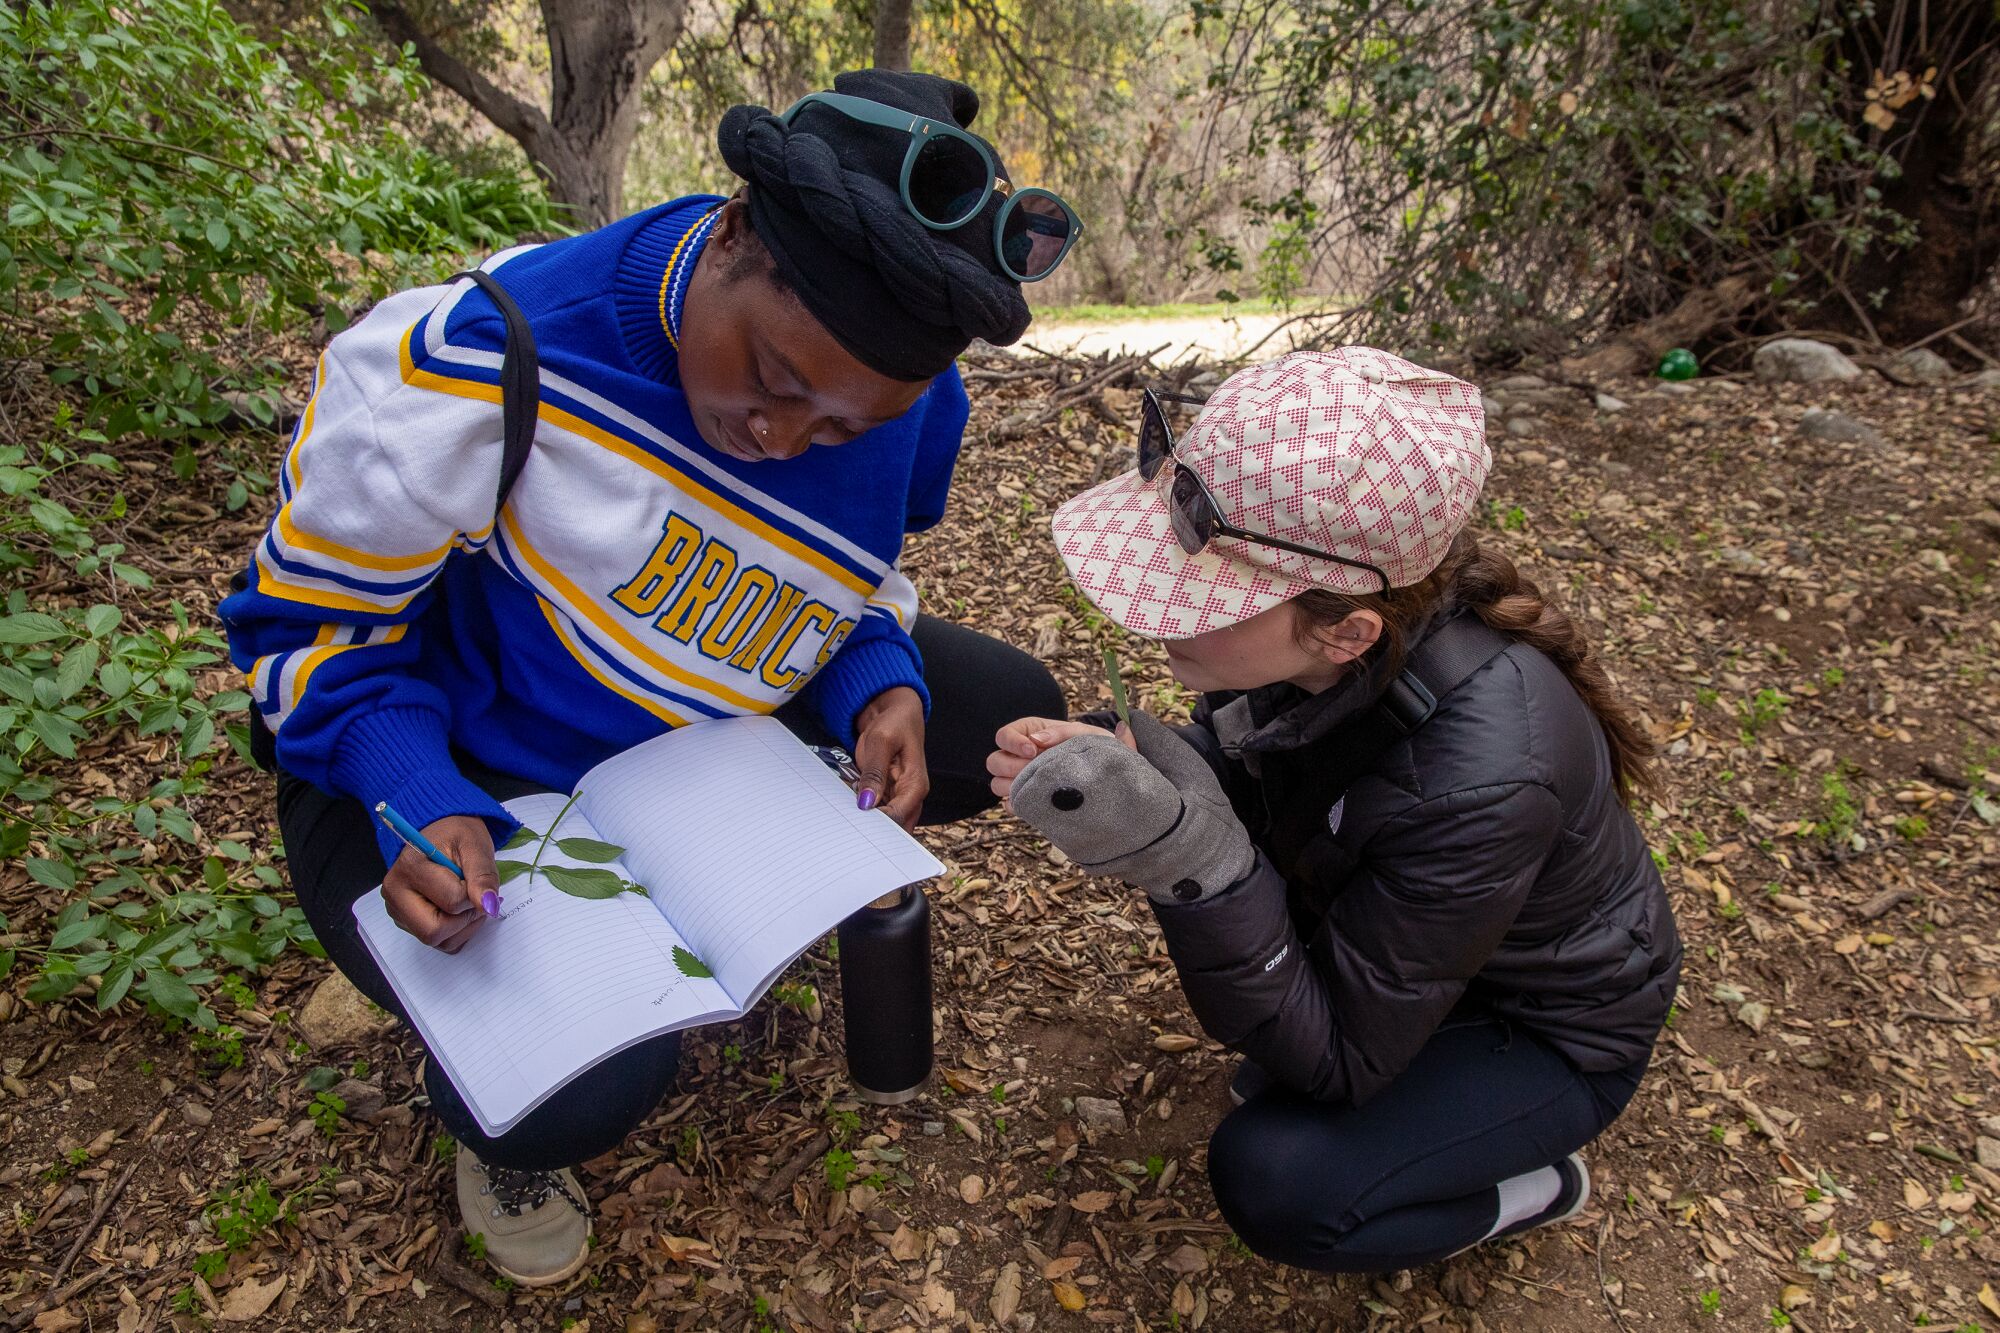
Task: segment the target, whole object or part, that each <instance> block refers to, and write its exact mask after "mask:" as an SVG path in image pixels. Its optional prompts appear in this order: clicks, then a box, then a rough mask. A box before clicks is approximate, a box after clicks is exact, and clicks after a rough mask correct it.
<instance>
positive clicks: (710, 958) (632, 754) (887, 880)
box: [578, 717, 944, 1009]
mask: <svg viewBox="0 0 2000 1333" xmlns="http://www.w3.org/2000/svg"><path fill="white" fill-rule="evenodd" d="M579 785H580V787H581V789H582V791H583V796H582V798H581V799H580V800H579V801H578V805H579V806H581V807H582V808H583V809H585V810H587V811H589V812H590V816H591V819H592V821H593V822H595V823H596V824H597V826H598V827H599V828H601V829H604V830H606V836H607V837H608V838H609V839H610V840H611V841H612V842H615V843H618V844H620V845H622V846H623V847H625V848H626V853H625V860H626V864H628V865H630V866H631V867H632V872H633V874H634V875H635V876H636V877H637V878H638V880H639V881H640V882H641V883H643V884H645V885H646V886H647V887H648V888H650V889H651V890H652V891H653V896H654V898H655V900H656V901H657V902H658V904H659V907H660V911H661V912H662V914H663V915H665V916H666V918H667V919H668V920H669V921H671V922H673V923H674V925H675V926H676V927H677V928H678V929H679V930H680V932H681V934H682V935H684V936H685V937H686V938H687V940H688V941H689V943H690V945H691V946H692V947H693V948H694V950H695V952H696V953H698V954H699V955H701V957H702V958H703V959H704V960H705V961H706V962H707V963H708V965H709V966H710V967H711V968H712V969H714V971H715V975H716V978H717V979H718V980H720V981H721V982H722V984H723V987H724V989H725V990H727V991H728V993H729V994H730V995H731V996H732V997H734V998H735V1000H736V1002H737V1005H738V1007H739V1008H743V1009H747V1008H749V1007H750V1005H751V1004H753V1003H755V1001H756V999H757V997H758V996H759V995H760V994H762V992H763V990H764V988H765V986H767V985H769V984H770V982H771V981H773V980H774V979H776V977H777V975H778V974H779V973H780V972H782V971H783V970H784V968H785V966H786V965H787V964H789V963H790V962H791V961H792V959H794V958H796V957H798V955H799V954H801V953H803V952H804V951H805V950H806V949H807V948H808V947H810V946H811V944H812V943H813V941H815V940H817V939H819V938H820V937H821V936H822V935H825V934H826V933H827V932H828V931H830V930H832V929H833V928H834V927H835V926H836V925H838V924H839V923H840V922H841V921H843V920H845V919H846V918H847V917H849V916H852V915H853V914H854V913H855V912H856V911H858V910H859V909H860V908H862V907H864V906H866V905H867V904H868V903H869V902H871V901H872V900H874V899H876V898H879V897H881V896H882V895H883V894H885V893H888V892H889V891H890V890H892V889H897V888H901V887H902V886H903V885H905V884H913V883H916V882H917V881H919V880H925V879H929V878H931V877H932V876H934V875H937V874H939V873H940V872H942V870H943V869H944V867H943V866H941V865H940V864H939V863H938V861H937V859H936V858H935V857H933V856H932V855H931V854H930V853H929V852H927V851H925V850H924V849H923V847H922V846H921V845H920V844H919V843H918V842H917V841H916V839H914V838H912V837H910V835H909V834H907V833H905V832H903V830H902V829H901V828H900V827H898V826H897V824H896V822H895V821H894V820H892V819H890V818H889V817H888V816H887V815H885V814H883V813H882V812H881V811H879V810H857V809H855V806H854V793H853V792H851V791H849V790H848V789H847V787H846V785H845V784H843V783H842V782H841V781H840V779H839V778H838V777H836V776H834V774H833V773H832V771H831V770H829V769H828V768H827V767H826V765H825V764H822V763H821V762H820V761H819V759H818V757H817V756H815V755H814V754H813V752H812V751H811V750H810V749H808V748H807V747H806V746H805V745H804V744H803V743H801V742H800V741H799V740H798V738H797V737H795V736H793V735H792V734H791V732H789V731H787V730H786V729H785V726H784V724H783V723H781V722H778V721H776V720H774V719H772V718H768V717H740V718H728V719H723V720H720V721H714V722H700V723H697V724H695V725H693V726H690V727H683V728H681V729H680V730H678V731H673V732H669V733H668V734H667V735H665V736H661V737H658V738H656V739H654V740H650V741H647V742H645V743H644V744H642V745H638V746H634V747H633V748H632V749H630V750H627V751H625V752H624V753H623V754H619V755H615V756H613V757H612V758H610V759H607V760H605V761H604V762H603V763H601V764H599V765H598V766H597V767H596V768H594V769H592V770H591V771H590V772H589V773H588V774H586V775H585V776H584V779H583V781H582V783H581V784H579Z"/></svg>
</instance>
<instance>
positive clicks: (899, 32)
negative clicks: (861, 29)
mask: <svg viewBox="0 0 2000 1333" xmlns="http://www.w3.org/2000/svg"><path fill="white" fill-rule="evenodd" d="M911 2H912V0H875V68H877V69H904V70H906V69H908V68H909V67H910V5H911Z"/></svg>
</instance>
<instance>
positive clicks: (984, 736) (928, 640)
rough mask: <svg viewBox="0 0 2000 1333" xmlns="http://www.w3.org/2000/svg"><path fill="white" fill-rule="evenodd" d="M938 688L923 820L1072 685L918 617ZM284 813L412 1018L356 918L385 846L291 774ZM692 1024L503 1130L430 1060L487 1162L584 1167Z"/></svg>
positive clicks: (332, 930)
mask: <svg viewBox="0 0 2000 1333" xmlns="http://www.w3.org/2000/svg"><path fill="white" fill-rule="evenodd" d="M911 637H912V638H914V639H915V640H916V643H917V649H918V651H919V652H920V653H921V654H922V656H923V659H924V684H925V686H926V688H928V689H929V690H930V693H931V717H930V723H929V725H928V726H927V727H926V728H925V735H924V759H925V762H926V764H927V766H928V767H929V769H930V779H931V790H930V796H929V797H928V798H927V799H926V800H925V801H924V808H923V814H922V815H921V817H920V819H921V822H922V823H925V824H944V823H950V822H951V821H953V820H957V819H964V818H966V817H968V816H970V815H974V814H977V813H978V812H980V811H981V810H984V809H987V808H988V807H989V806H991V805H993V804H994V803H995V798H994V796H993V794H992V792H991V790H990V789H989V788H988V787H987V782H988V777H987V773H986V756H987V755H988V754H989V753H991V751H992V749H993V734H994V733H995V732H996V731H998V730H999V729H1000V728H1001V727H1002V726H1005V725H1006V724H1007V723H1009V722H1012V721H1013V720H1014V719H1016V718H1019V717H1029V716H1034V717H1062V716H1064V713H1065V706H1064V703H1063V697H1062V691H1061V689H1060V688H1059V687H1058V686H1057V685H1056V683H1055V680H1054V678H1053V677H1051V676H1050V675H1049V673H1048V671H1047V670H1046V669H1045V668H1044V667H1043V666H1042V665H1041V664H1040V663H1039V662H1037V661H1035V660H1034V659H1033V658H1031V657H1029V656H1028V655H1027V654H1026V653H1023V652H1021V651H1019V650H1018V649H1015V648H1012V647H1009V646H1008V645H1007V644H1004V643H1002V642H1000V641H999V640H998V639H992V638H988V637H987V636H985V635H983V634H977V633H974V632H973V631H971V630H968V629H963V628H961V627H959V626H957V625H953V624H950V623H949V622H946V621H942V620H936V619H933V618H931V617H929V616H919V617H918V618H917V622H916V627H915V629H914V630H913V631H912V633H911ZM778 717H779V718H780V719H781V720H782V721H784V722H785V724H786V725H787V726H789V727H791V728H792V730H793V731H795V732H797V733H798V734H800V735H801V736H802V737H804V738H805V739H807V740H808V741H813V742H822V741H824V740H826V739H828V738H827V737H826V735H825V733H824V732H823V730H822V729H821V728H820V727H819V726H818V725H817V723H816V722H815V721H814V720H813V719H812V718H810V717H809V716H807V715H806V714H805V713H804V711H803V710H802V709H800V708H797V707H795V706H791V705H788V706H787V707H786V708H783V709H780V710H779V712H778ZM465 768H466V776H468V777H470V778H471V779H472V780H473V781H475V782H477V783H479V785H480V786H482V787H484V788H485V789H486V790H487V791H489V792H490V793H492V794H493V795H494V796H496V797H498V798H499V799H501V800H510V799H512V798H513V797H516V796H524V795H527V794H528V793H530V792H533V791H537V790H540V788H538V787H537V786H535V785H534V784H532V783H528V782H524V781H522V780H521V779H519V778H516V777H511V776H509V775H507V774H503V773H494V772H492V771H490V770H481V769H480V768H479V767H478V766H476V765H473V764H469V763H468V764H466V765H465ZM278 825H279V828H280V830H281V831H282V832H283V834H284V839H285V857H286V863H287V866H288V868H289V870H290V872H291V880H292V889H293V892H294V893H296V894H297V896H298V900H299V906H300V908H301V909H302V910H303V911H304V912H305V914H306V919H307V920H308V921H309V922H311V923H312V928H313V931H314V933H315V934H317V935H318V936H319V941H320V943H321V945H323V946H324V947H325V949H326V953H327V957H328V958H329V959H331V960H332V962H333V965H334V966H335V967H337V968H339V969H340V970H341V971H342V972H343V973H345V974H346V976H347V978H348V980H350V981H352V982H353V983H354V984H355V986H356V987H357V988H358V989H359V990H360V991H361V993H362V994H364V995H366V996H367V997H368V998H369V999H371V1000H373V1001H374V1002H375V1003H377V1004H379V1005H381V1006H382V1007H383V1008H384V1009H387V1010H389V1011H390V1012H391V1013H393V1014H395V1015H396V1016H397V1017H399V1018H403V1019H404V1021H405V1022H407V1021H408V1016H407V1015H405V1014H404V1013H403V1010H402V1006H401V1004H400V1003H399V1002H398V1001H397V999H396V993H395V991H394V990H393V989H391V988H390V986H389V983H388V980H387V979H386V978H385V977H384V976H383V975H382V970H381V969H380V968H379V967H377V966H376V964H375V959H374V956H373V955H372V954H370V953H369V952H368V946H367V945H365V944H363V943H362V942H361V937H360V935H359V933H358V932H357V931H356V929H355V925H354V903H355V901H356V900H357V899H359V898H360V897H361V896H362V895H363V894H365V893H368V892H369V891H371V890H372V889H374V887H375V886H376V885H378V884H380V883H381V882H382V876H383V874H384V867H383V864H382V854H381V852H380V850H379V849H378V847H377V844H376V841H375V831H374V828H373V826H372V825H371V823H370V817H369V814H368V812H367V811H366V810H365V809H363V808H362V806H361V803H360V802H359V801H355V800H350V799H348V798H347V797H343V796H335V795H332V794H331V793H328V792H325V791H322V790H320V789H319V788H318V787H315V786H313V785H312V784H311V783H309V782H305V781H303V780H301V779H299V778H296V777H294V776H292V775H291V774H289V773H283V772H281V773H279V774H278ZM679 1057H680V1036H679V1034H678V1033H670V1034H668V1035H667V1036H664V1037H656V1038H654V1039H653V1040H651V1041H644V1042H640V1043H639V1044H638V1045H636V1046H630V1047H627V1048H626V1049H625V1050H623V1051H620V1052H619V1053H618V1054H616V1055H614V1056H612V1057H610V1058H609V1059H607V1060H605V1061H603V1062H601V1063H599V1064H597V1065H594V1066H592V1067H591V1068H590V1069H588V1070H586V1071H585V1072H584V1073H582V1074H581V1075H579V1076H578V1077H577V1078H576V1079H574V1080H572V1081H571V1082H570V1083H569V1084H567V1085H566V1086H565V1087H563V1088H562V1089H560V1090H559V1091H557V1092H556V1093H555V1095H554V1096H552V1097H550V1098H549V1099H548V1100H547V1101H545V1102H543V1103H542V1104H541V1105H540V1106H538V1107H536V1108H535V1109H534V1110H533V1111H531V1112H529V1114H528V1115H527V1116H526V1117H525V1118H524V1119H523V1120H522V1121H521V1122H520V1123H519V1124H517V1125H515V1126H514V1128H512V1129H510V1130H509V1131H507V1133H505V1134H503V1135H501V1136H500V1137H498V1138H492V1137H489V1136H488V1135H487V1134H486V1133H485V1132H484V1131H482V1130H481V1129H480V1128H479V1122H478V1121H477V1120H475V1119H474V1118H473V1116H472V1112H471V1109H470V1108H469V1107H467V1106H466V1104H465V1100H464V1099H463V1098H462V1097H460V1096H459V1094H458V1090H457V1089H456V1088H454V1087H453V1086H452V1085H451V1080H450V1079H449V1078H447V1077H445V1075H444V1072H443V1071H442V1070H440V1069H439V1068H438V1065H437V1062H436V1061H435V1060H432V1061H430V1062H428V1063H427V1065H426V1067H425V1087H426V1091H427V1092H428V1093H429V1094H430V1100H431V1107H432V1109H433V1110H435V1111H436V1112H437V1115H438V1118H439V1119H440V1120H442V1121H443V1122H444V1126H445V1128H446V1129H447V1130H449V1131H450V1132H451V1134H452V1136H453V1137H454V1138H456V1139H457V1140H458V1141H459V1142H460V1143H462V1144H464V1145H465V1146H466V1147H467V1148H469V1149H471V1150H472V1151H473V1152H474V1153H476V1154H478V1156H479V1157H480V1159H481V1160H483V1161H486V1162H490V1163H492V1164H494V1165H496V1166H504V1167H511V1168H514V1169H516V1170H524V1171H545V1170H553V1169H555V1168H558V1167H565V1166H572V1165H574V1164H576V1163H578V1162H582V1161H587V1160H589V1159H590V1158H592V1157H596V1156H598V1155H599V1154H601V1153H606V1152H609V1151H611V1150H612V1149H613V1148H616V1147H617V1146H618V1144H619V1143H620V1142H621V1141H622V1140H623V1139H624V1138H625V1136H626V1135H627V1134H629V1133H630V1132H631V1131H632V1130H633V1128H634V1127H636V1126H637V1125H638V1124H639V1122H640V1121H642V1120H644V1119H645V1118H646V1117H647V1116H648V1115H649V1114H651V1112H652V1110H653V1108H654V1107H655V1106H657V1105H659V1102H660V1099H661V1098H662V1097H663V1096H665V1095H666V1091H667V1089H668V1087H669V1086H671V1085H672V1083H673V1078H674V1070H675V1067H676V1065H677V1063H678V1061H679Z"/></svg>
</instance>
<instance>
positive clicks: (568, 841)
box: [556, 838, 625, 861]
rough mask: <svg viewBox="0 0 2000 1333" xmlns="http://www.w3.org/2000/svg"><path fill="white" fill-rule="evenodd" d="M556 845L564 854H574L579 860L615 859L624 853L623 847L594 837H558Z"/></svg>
mask: <svg viewBox="0 0 2000 1333" xmlns="http://www.w3.org/2000/svg"><path fill="white" fill-rule="evenodd" d="M556 847H557V849H558V850H560V851H561V852H562V854H563V855H564V856H574V857H575V858H576V859H577V860H579V861H616V860H617V859H618V858H619V857H620V856H623V855H624V854H625V849H624V848H623V847H616V846H613V845H612V844H611V843H608V842H599V841H597V839H595V838H558V839H556Z"/></svg>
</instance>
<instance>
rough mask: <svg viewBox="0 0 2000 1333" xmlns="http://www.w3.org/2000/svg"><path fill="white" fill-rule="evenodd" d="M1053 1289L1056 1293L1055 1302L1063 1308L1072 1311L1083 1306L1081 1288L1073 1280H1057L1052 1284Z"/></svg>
mask: <svg viewBox="0 0 2000 1333" xmlns="http://www.w3.org/2000/svg"><path fill="white" fill-rule="evenodd" d="M1053 1289H1054V1291H1055V1293H1056V1304H1057V1305H1060V1306H1062V1308H1063V1309H1065V1310H1068V1311H1070V1312H1072V1313H1074V1312H1075V1311H1078V1310H1081V1309H1082V1308H1083V1306H1084V1299H1083V1288H1081V1287H1079V1286H1077V1285H1076V1284H1075V1283H1073V1282H1057V1283H1055V1284H1053Z"/></svg>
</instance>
